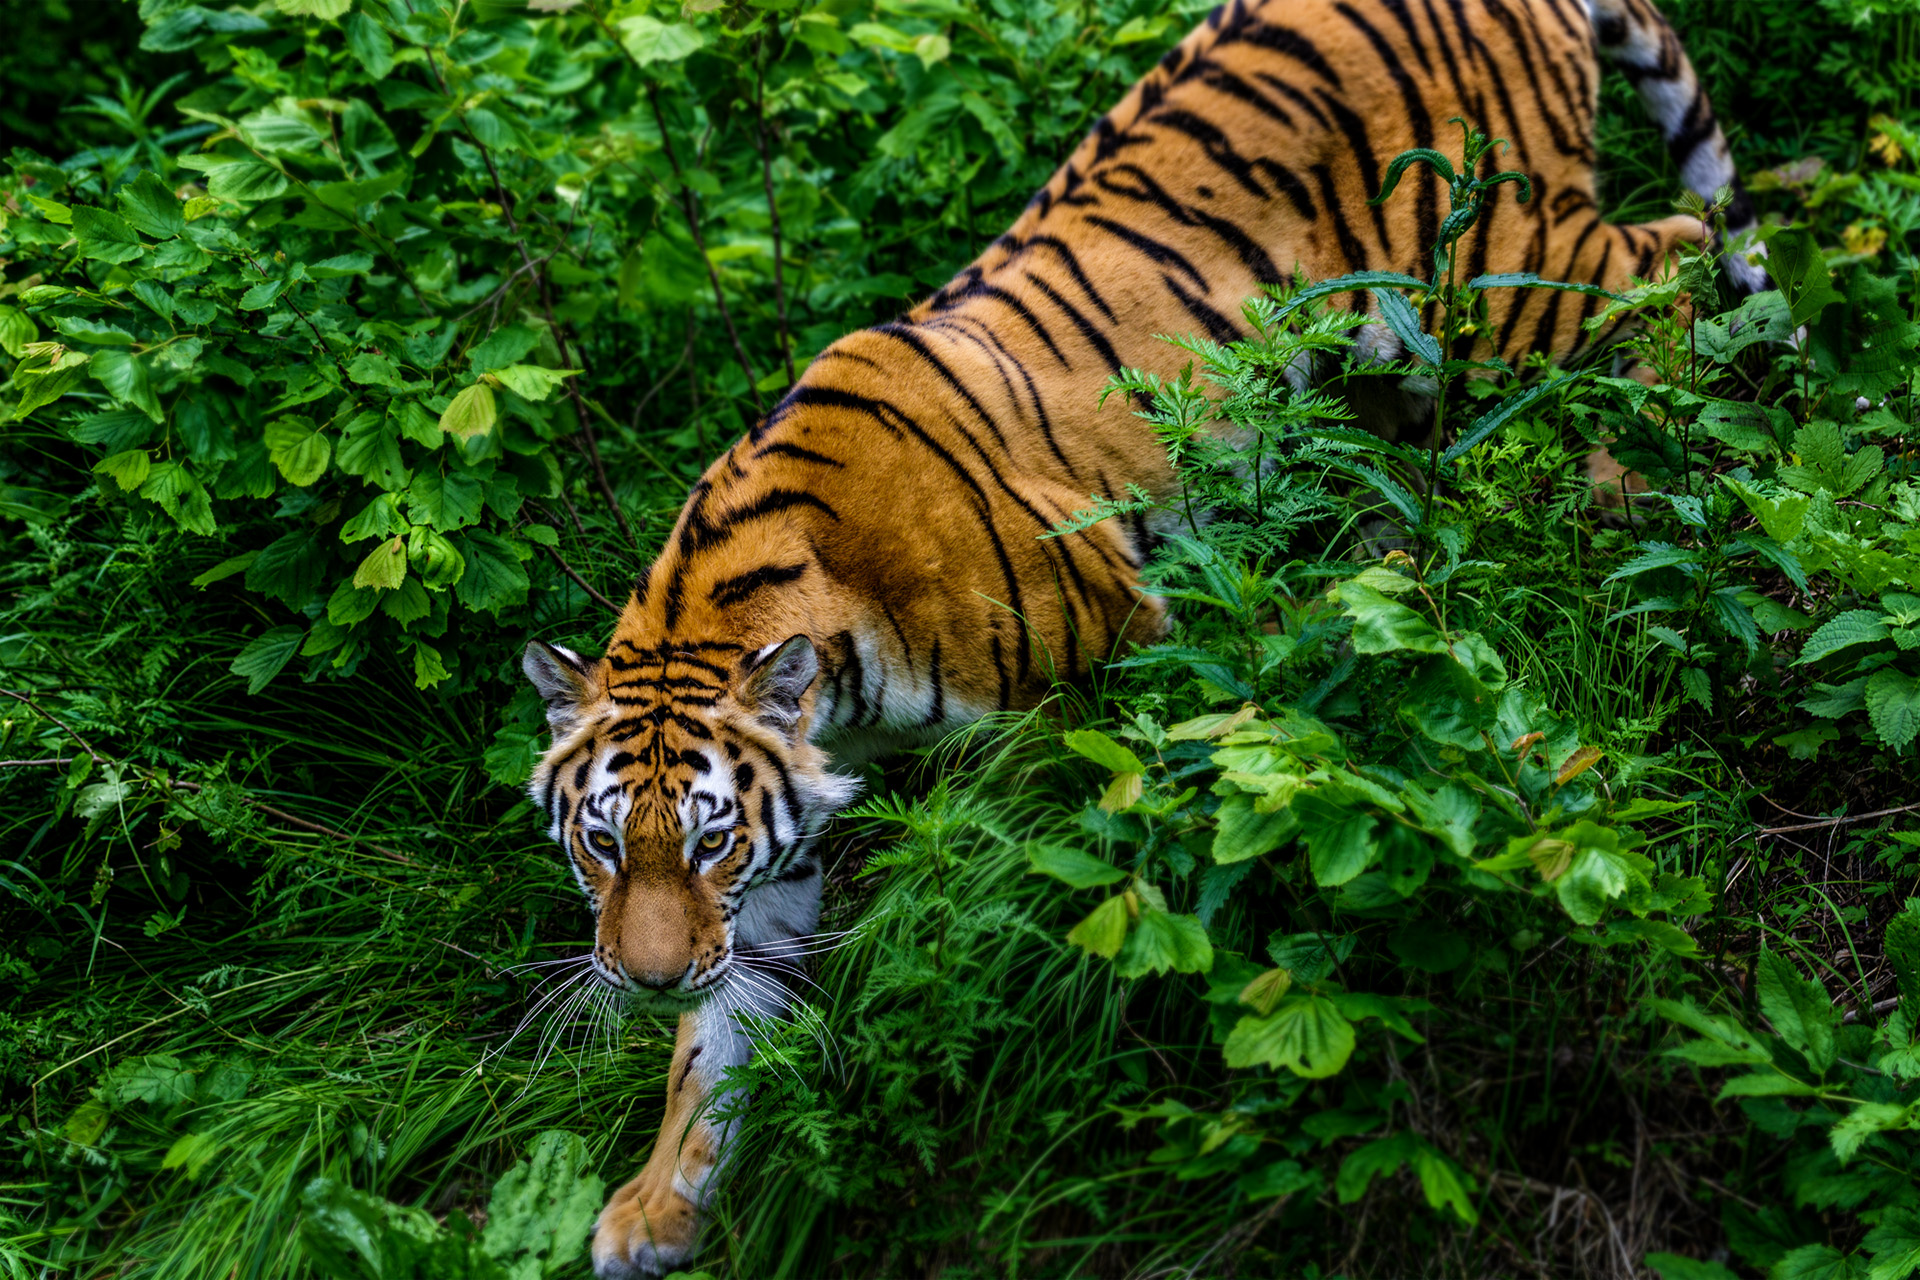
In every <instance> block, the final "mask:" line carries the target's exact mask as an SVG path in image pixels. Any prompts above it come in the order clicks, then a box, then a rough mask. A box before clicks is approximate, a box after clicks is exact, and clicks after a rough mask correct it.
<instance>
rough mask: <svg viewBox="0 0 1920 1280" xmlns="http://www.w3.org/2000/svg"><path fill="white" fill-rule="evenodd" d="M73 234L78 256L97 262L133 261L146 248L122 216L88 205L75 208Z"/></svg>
mask: <svg viewBox="0 0 1920 1280" xmlns="http://www.w3.org/2000/svg"><path fill="white" fill-rule="evenodd" d="M73 236H74V239H75V240H76V241H78V242H79V246H80V256H81V257H83V258H92V259H94V260H96V261H98V262H115V263H122V262H132V261H133V260H134V259H135V258H138V257H139V256H140V255H141V254H143V253H145V252H146V251H147V246H146V245H145V244H143V243H141V240H140V237H139V236H138V235H135V234H134V230H133V227H132V225H131V224H129V223H128V222H127V220H126V219H125V218H123V217H121V216H120V215H119V214H117V213H109V212H107V211H106V210H105V209H95V208H93V207H92V206H90V205H78V206H76V207H75V208H74V211H73Z"/></svg>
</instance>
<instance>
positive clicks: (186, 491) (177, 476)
mask: <svg viewBox="0 0 1920 1280" xmlns="http://www.w3.org/2000/svg"><path fill="white" fill-rule="evenodd" d="M140 496H141V497H143V498H148V499H151V500H152V501H154V502H157V503H159V504H160V509H161V510H163V511H165V512H166V513H167V514H168V515H170V516H172V517H173V522H174V523H175V524H177V525H179V526H180V527H181V528H182V529H186V530H189V531H190V532H193V533H197V534H200V535H202V536H210V535H211V534H212V533H213V532H214V529H215V525H214V522H213V500H212V499H211V498H209V497H208V496H207V491H206V489H205V488H204V487H203V486H202V485H201V483H200V482H199V481H198V480H197V479H195V478H194V475H193V472H191V471H189V470H187V468H186V466H185V465H184V464H182V463H178V462H156V463H154V464H153V470H152V472H151V473H150V474H149V475H148V476H147V479H146V483H144V484H142V485H141V486H140Z"/></svg>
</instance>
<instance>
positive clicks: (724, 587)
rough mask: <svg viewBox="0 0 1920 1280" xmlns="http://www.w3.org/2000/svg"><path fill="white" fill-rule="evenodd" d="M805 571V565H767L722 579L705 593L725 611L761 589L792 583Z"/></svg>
mask: <svg viewBox="0 0 1920 1280" xmlns="http://www.w3.org/2000/svg"><path fill="white" fill-rule="evenodd" d="M806 571H807V566H806V565H805V564H769V565H762V566H761V567H760V568H758V569H750V570H748V571H747V572H745V573H741V574H735V575H734V576H733V577H731V578H722V579H721V580H720V581H719V582H716V583H714V584H713V589H712V590H711V591H709V592H707V599H708V600H710V601H712V602H713V603H714V604H716V605H718V606H719V607H720V608H722V609H725V608H727V607H729V606H730V605H736V604H739V603H740V602H741V601H743V600H746V599H748V598H750V597H751V596H752V595H753V594H754V593H755V592H756V591H759V590H760V589H761V588H762V587H775V586H779V585H780V584H781V583H783V582H792V581H793V580H794V579H796V578H799V577H800V576H802V575H803V574H805V573H806Z"/></svg>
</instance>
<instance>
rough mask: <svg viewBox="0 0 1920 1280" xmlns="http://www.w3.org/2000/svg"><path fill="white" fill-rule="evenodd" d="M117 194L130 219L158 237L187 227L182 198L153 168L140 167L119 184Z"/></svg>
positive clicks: (122, 213)
mask: <svg viewBox="0 0 1920 1280" xmlns="http://www.w3.org/2000/svg"><path fill="white" fill-rule="evenodd" d="M114 198H115V200H116V201H117V202H118V203H119V205H120V213H121V215H122V216H123V217H124V218H125V219H126V220H127V222H128V223H129V224H130V225H132V226H133V228H134V229H135V230H138V231H144V232H146V233H147V234H148V235H150V236H152V237H153V238H154V239H156V240H164V239H167V238H168V237H170V236H177V235H179V234H180V233H181V232H182V231H185V230H186V229H187V218H186V214H185V212H184V211H183V210H182V209H181V206H180V200H179V198H178V197H177V196H175V195H174V194H173V192H172V191H170V190H168V189H167V184H166V183H164V182H162V181H160V179H159V178H157V177H155V176H154V174H153V172H152V171H151V170H147V169H143V170H141V172H140V176H139V177H137V178H135V179H134V180H133V181H132V182H130V183H128V184H127V185H126V186H124V187H122V188H120V190H119V191H118V192H116V193H115V196H114Z"/></svg>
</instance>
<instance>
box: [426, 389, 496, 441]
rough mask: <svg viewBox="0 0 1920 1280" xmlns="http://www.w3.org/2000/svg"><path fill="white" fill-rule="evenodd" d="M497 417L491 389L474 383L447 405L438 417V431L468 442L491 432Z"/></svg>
mask: <svg viewBox="0 0 1920 1280" xmlns="http://www.w3.org/2000/svg"><path fill="white" fill-rule="evenodd" d="M499 417H500V413H499V409H498V408H497V407H496V406H495V404H494V399H493V388H492V387H489V386H488V385H487V384H486V383H484V382H476V383H474V384H473V385H472V386H470V387H467V388H465V389H463V390H462V391H461V392H460V393H459V394H458V395H456V396H455V397H454V398H453V400H452V402H451V403H449V404H448V405H447V408H446V412H444V413H442V414H441V415H440V429H441V430H442V431H444V432H446V433H447V434H448V435H450V436H454V437H456V438H458V439H460V440H470V439H472V438H473V437H475V436H483V435H485V434H487V433H488V432H489V431H492V430H493V424H494V423H495V422H497V421H498V420H499Z"/></svg>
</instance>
